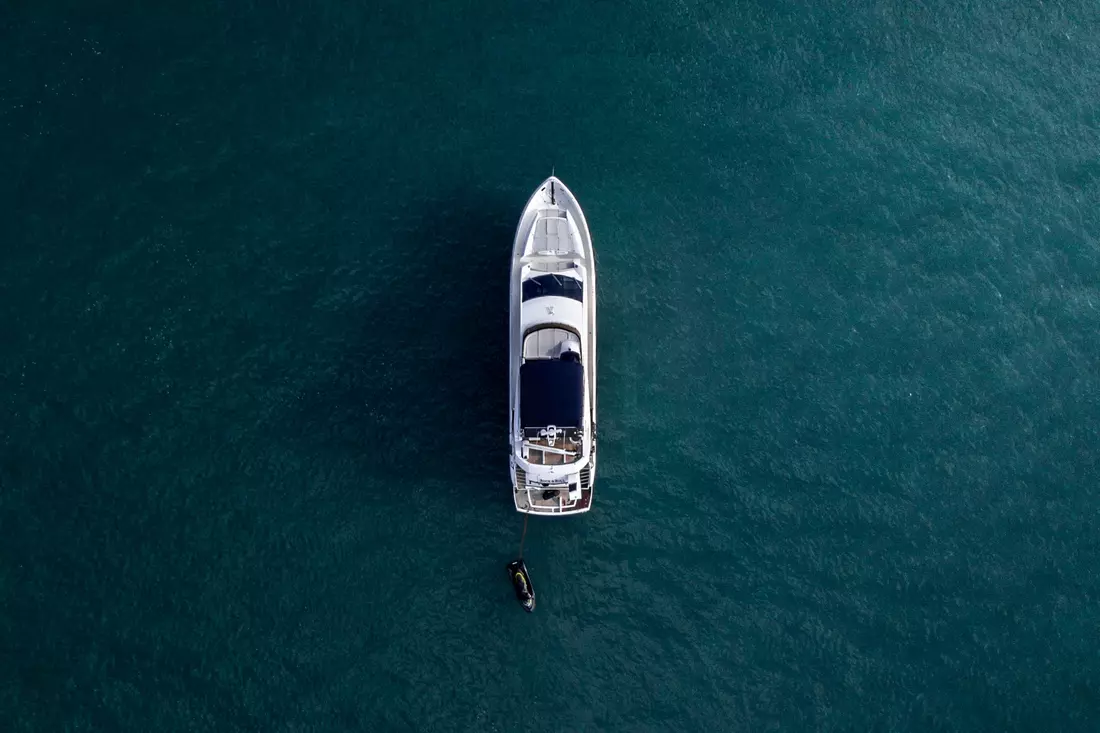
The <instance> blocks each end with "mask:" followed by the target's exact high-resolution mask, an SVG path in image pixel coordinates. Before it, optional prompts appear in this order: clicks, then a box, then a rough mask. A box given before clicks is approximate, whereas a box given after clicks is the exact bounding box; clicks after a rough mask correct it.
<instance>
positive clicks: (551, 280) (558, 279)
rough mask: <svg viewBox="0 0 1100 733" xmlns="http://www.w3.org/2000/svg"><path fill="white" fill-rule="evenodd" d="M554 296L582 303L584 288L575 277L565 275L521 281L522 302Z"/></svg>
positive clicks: (542, 276)
mask: <svg viewBox="0 0 1100 733" xmlns="http://www.w3.org/2000/svg"><path fill="white" fill-rule="evenodd" d="M547 295H556V296H557V297H559V298H572V299H573V300H576V301H580V302H584V286H582V285H581V281H580V280H578V279H577V278H575V277H568V276H567V275H540V276H538V277H533V278H531V279H530V280H524V281H523V301H524V302H527V301H528V300H531V299H532V298H541V297H543V296H547Z"/></svg>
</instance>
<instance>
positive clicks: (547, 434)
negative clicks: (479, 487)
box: [509, 176, 596, 516]
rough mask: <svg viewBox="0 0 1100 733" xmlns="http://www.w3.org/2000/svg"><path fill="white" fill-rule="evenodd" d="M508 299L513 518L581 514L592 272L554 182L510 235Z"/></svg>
mask: <svg viewBox="0 0 1100 733" xmlns="http://www.w3.org/2000/svg"><path fill="white" fill-rule="evenodd" d="M510 295H511V304H510V317H509V331H510V336H509V354H510V364H509V418H510V422H509V445H510V448H511V460H510V468H511V479H512V496H513V500H514V502H515V506H516V510H517V511H519V512H522V513H525V514H540V515H547V516H564V515H567V514H579V513H583V512H587V511H589V510H590V509H591V508H592V495H593V494H592V492H593V486H594V484H595V478H596V263H595V259H594V255H593V250H592V238H591V235H590V233H589V231H588V223H587V221H586V220H585V217H584V212H583V211H582V210H581V207H580V205H579V204H578V203H577V200H576V198H575V197H574V196H573V194H572V192H570V191H569V189H568V188H566V187H565V185H564V184H563V183H562V182H561V181H560V180H558V179H557V178H556V177H554V176H551V177H550V178H548V179H546V180H545V181H544V182H543V183H542V184H541V185H540V186H539V187H538V189H537V190H536V191H535V193H534V194H533V195H532V196H531V198H530V199H529V200H528V202H527V205H526V206H525V207H524V210H523V214H522V216H521V217H520V221H519V225H518V226H517V227H516V236H515V241H514V243H513V247H512V271H511V288H510ZM572 423H576V424H572Z"/></svg>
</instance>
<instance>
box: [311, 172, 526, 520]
mask: <svg viewBox="0 0 1100 733" xmlns="http://www.w3.org/2000/svg"><path fill="white" fill-rule="evenodd" d="M498 198H500V199H503V197H498ZM507 204H508V202H507V201H503V200H493V198H492V197H491V196H487V195H484V194H482V195H478V196H476V197H475V196H473V195H471V194H466V195H463V196H452V197H448V198H444V199H442V200H438V199H437V200H436V201H435V202H432V203H429V204H427V205H426V206H425V207H424V210H423V213H422V214H421V215H420V217H419V218H418V219H417V220H414V221H413V222H409V223H402V222H397V223H396V224H395V230H394V234H393V237H392V251H391V252H389V253H386V254H384V255H380V257H379V260H380V261H381V263H382V266H383V267H385V268H386V269H387V270H390V272H388V273H386V274H385V276H384V277H379V276H378V275H377V274H375V275H372V276H371V277H372V282H385V283H387V286H388V287H387V288H383V289H382V292H373V293H369V294H367V295H365V296H364V297H362V298H359V299H357V300H356V305H355V308H354V310H353V312H352V313H348V314H345V315H346V319H344V321H345V322H347V323H350V324H354V325H353V326H351V327H349V328H348V333H347V334H346V349H345V350H344V354H343V357H342V359H341V360H340V361H339V362H338V363H336V364H332V365H331V367H330V369H329V370H328V374H327V375H326V377H327V381H323V382H322V383H320V384H318V385H316V389H315V390H311V392H312V394H310V395H309V396H308V398H307V399H306V400H305V404H304V405H303V414H302V421H303V422H302V424H301V425H299V428H300V429H301V430H302V432H300V433H299V435H305V434H310V435H311V437H310V438H309V440H310V442H315V441H324V442H325V443H326V445H325V446H324V450H334V451H338V452H339V453H340V454H342V456H341V457H342V458H344V459H347V460H351V461H353V462H354V463H356V464H357V465H358V466H359V468H358V469H357V470H358V471H360V472H361V473H362V474H365V475H367V476H370V477H373V478H378V479H384V480H387V481H398V480H399V481H401V482H402V484H403V485H406V486H407V485H408V484H409V483H416V482H419V481H432V480H446V481H452V480H462V481H477V482H479V483H482V484H483V485H485V486H486V487H487V488H486V492H487V493H489V492H491V491H492V490H493V488H496V489H498V490H499V489H500V487H501V481H486V480H485V479H486V478H487V477H490V476H500V477H504V478H503V479H502V480H504V481H506V477H507V462H506V455H507V453H506V443H507V416H506V412H507V409H508V408H507V405H508V400H507V388H508V267H509V262H510V260H509V256H510V253H511V246H512V236H513V234H514V228H515V221H514V219H515V210H516V204H515V202H512V205H511V206H508V205H507ZM365 259H369V256H366V257H365ZM500 496H501V497H502V500H504V498H505V497H506V492H502V493H500Z"/></svg>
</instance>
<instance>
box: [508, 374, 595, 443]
mask: <svg viewBox="0 0 1100 733" xmlns="http://www.w3.org/2000/svg"><path fill="white" fill-rule="evenodd" d="M519 399H520V404H519V424H520V427H522V428H544V427H546V426H547V425H556V426H558V427H561V428H579V427H580V426H581V417H582V415H583V414H584V367H582V366H581V365H580V364H579V363H577V362H575V361H560V360H558V359H532V360H531V361H528V362H527V363H525V364H524V365H523V366H521V367H520V368H519Z"/></svg>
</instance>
